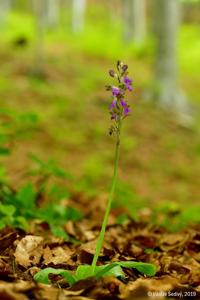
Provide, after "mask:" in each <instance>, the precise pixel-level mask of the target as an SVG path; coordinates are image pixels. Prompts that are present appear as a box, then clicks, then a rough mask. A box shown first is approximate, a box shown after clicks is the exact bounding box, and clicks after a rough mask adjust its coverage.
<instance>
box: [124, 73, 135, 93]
mask: <svg viewBox="0 0 200 300" xmlns="http://www.w3.org/2000/svg"><path fill="white" fill-rule="evenodd" d="M132 82H133V80H132V79H130V78H128V77H127V76H124V84H125V86H126V88H127V89H128V90H129V91H130V92H132V90H133V88H132V86H131V85H132Z"/></svg>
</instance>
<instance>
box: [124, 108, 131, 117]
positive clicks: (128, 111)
mask: <svg viewBox="0 0 200 300" xmlns="http://www.w3.org/2000/svg"><path fill="white" fill-rule="evenodd" d="M130 112H131V110H130V108H129V107H128V106H127V107H125V108H124V117H126V116H128V114H129V113H130Z"/></svg>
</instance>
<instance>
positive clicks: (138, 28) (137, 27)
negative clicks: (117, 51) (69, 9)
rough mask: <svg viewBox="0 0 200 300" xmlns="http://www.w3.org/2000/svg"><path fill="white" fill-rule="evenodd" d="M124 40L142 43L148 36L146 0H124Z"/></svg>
mask: <svg viewBox="0 0 200 300" xmlns="http://www.w3.org/2000/svg"><path fill="white" fill-rule="evenodd" d="M123 10H124V40H125V41H126V42H130V41H134V42H135V43H136V44H138V45H140V44H142V43H143V42H144V40H145V36H146V0H124V1H123Z"/></svg>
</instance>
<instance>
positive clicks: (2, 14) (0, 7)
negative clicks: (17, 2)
mask: <svg viewBox="0 0 200 300" xmlns="http://www.w3.org/2000/svg"><path fill="white" fill-rule="evenodd" d="M10 9H11V1H10V0H0V25H3V24H4V23H5V21H6V18H7V15H8V13H9V11H10Z"/></svg>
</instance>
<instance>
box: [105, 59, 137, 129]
mask: <svg viewBox="0 0 200 300" xmlns="http://www.w3.org/2000/svg"><path fill="white" fill-rule="evenodd" d="M109 75H110V76H111V77H114V78H116V79H117V83H118V84H117V85H116V86H115V85H108V86H106V87H107V90H108V91H111V92H112V97H113V99H112V102H111V104H110V107H109V108H110V115H111V120H113V121H114V122H115V125H113V126H112V131H110V132H114V133H116V134H117V135H119V127H120V126H121V121H122V120H123V119H124V118H125V117H127V116H128V115H129V114H130V112H131V109H130V108H129V105H128V103H127V101H126V100H125V99H124V97H125V94H126V91H127V90H128V91H130V92H131V91H132V90H133V88H132V82H133V80H132V79H130V78H129V77H128V76H127V75H128V66H127V65H125V64H123V63H122V62H120V61H118V63H117V72H115V71H114V70H110V71H109Z"/></svg>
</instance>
